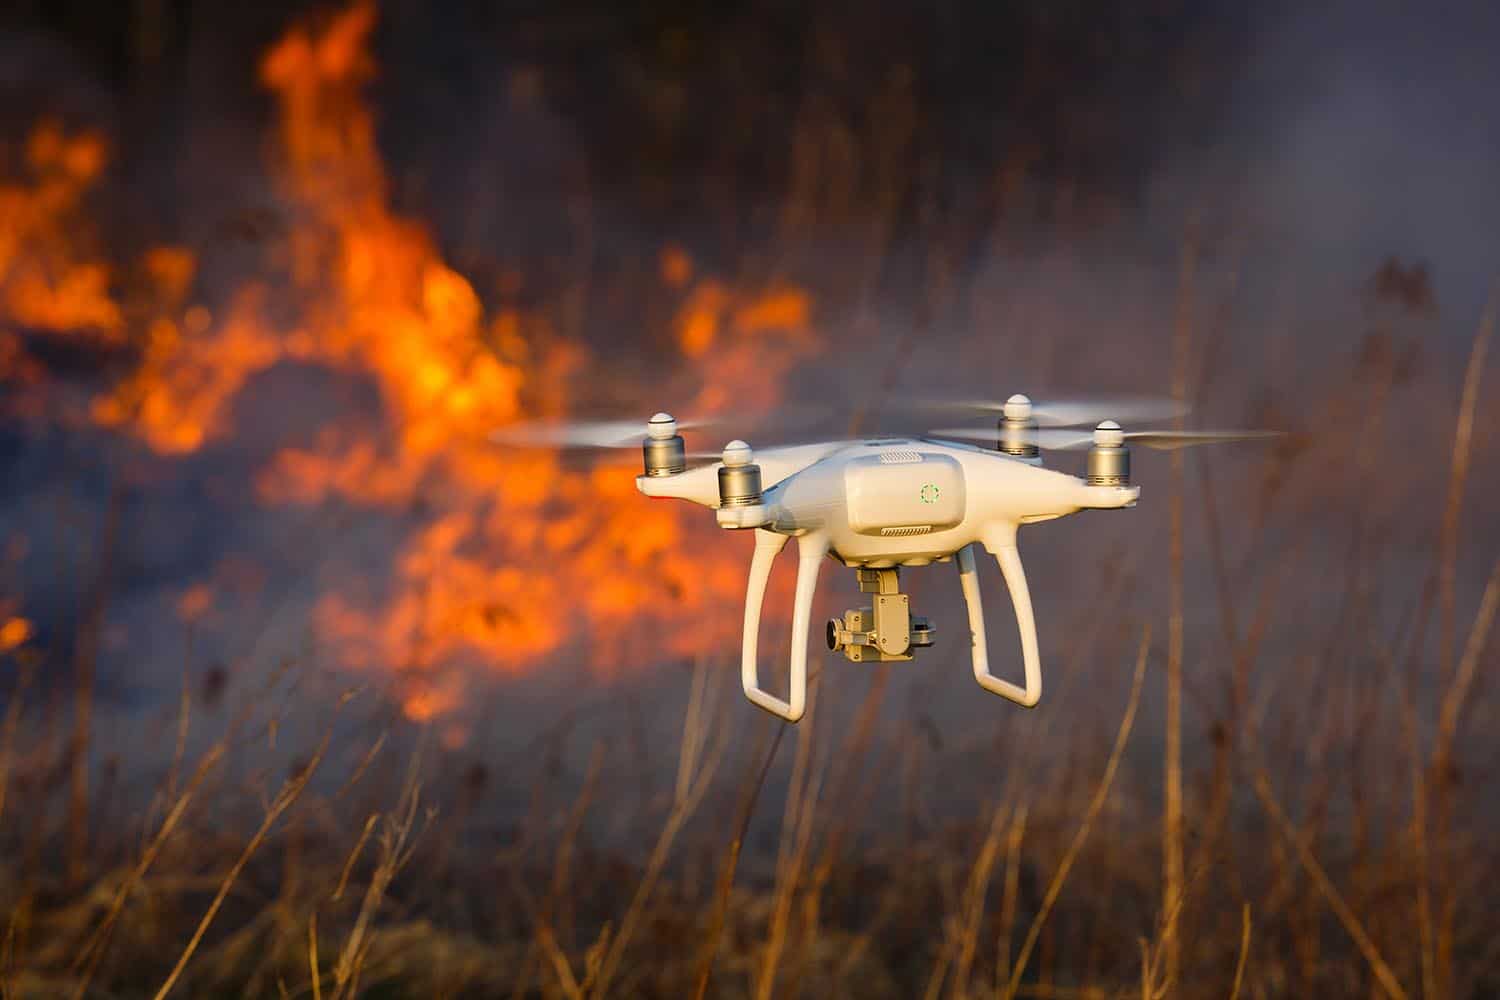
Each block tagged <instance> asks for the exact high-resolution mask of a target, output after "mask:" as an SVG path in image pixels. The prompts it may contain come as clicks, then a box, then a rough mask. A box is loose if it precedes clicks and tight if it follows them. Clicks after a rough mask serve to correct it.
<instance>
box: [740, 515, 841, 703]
mask: <svg viewBox="0 0 1500 1000" xmlns="http://www.w3.org/2000/svg"><path fill="white" fill-rule="evenodd" d="M785 545H786V536H785V535H778V534H776V533H775V532H772V531H766V530H765V529H763V528H757V529H756V531H755V556H754V557H753V558H752V559H751V561H750V584H749V587H748V588H747V589H746V591H745V637H744V653H743V657H742V659H741V661H740V679H741V681H742V682H743V684H744V688H745V697H747V698H749V699H750V700H751V701H752V702H753V703H755V704H756V705H758V706H760V707H761V708H763V709H765V710H766V711H767V712H770V713H771V714H772V715H779V716H780V717H781V718H783V719H785V720H787V721H788V722H796V721H797V720H798V719H800V718H802V713H803V712H804V711H806V709H807V633H808V628H809V625H810V623H811V621H812V599H813V592H814V590H816V588H817V585H818V567H819V566H820V565H821V563H822V561H823V557H824V556H825V555H827V554H828V539H827V538H826V537H824V536H822V535H817V534H811V535H803V536H802V538H801V540H800V543H799V545H798V560H797V598H796V603H795V605H794V606H793V612H792V650H791V685H790V689H789V690H788V692H787V700H786V701H782V700H781V699H780V698H778V697H776V696H775V695H773V694H770V693H769V692H767V691H764V690H762V689H761V686H760V677H759V671H758V669H757V667H758V663H757V652H756V647H757V645H758V640H759V637H760V609H761V604H762V603H763V602H764V600H765V596H766V584H767V582H768V581H769V580H770V579H771V565H772V563H773V562H775V560H776V556H777V554H778V553H779V552H780V551H781V550H782V548H783V547H784V546H785Z"/></svg>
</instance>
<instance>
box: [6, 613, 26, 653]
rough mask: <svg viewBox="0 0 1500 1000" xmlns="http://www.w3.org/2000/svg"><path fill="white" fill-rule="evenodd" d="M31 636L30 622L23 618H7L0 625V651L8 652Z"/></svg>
mask: <svg viewBox="0 0 1500 1000" xmlns="http://www.w3.org/2000/svg"><path fill="white" fill-rule="evenodd" d="M30 638H31V622H29V621H27V620H26V619H25V618H8V619H6V621H5V624H3V625H0V653H8V652H10V651H11V650H13V649H16V648H18V647H19V646H21V645H22V644H23V643H24V642H26V640H28V639H30Z"/></svg>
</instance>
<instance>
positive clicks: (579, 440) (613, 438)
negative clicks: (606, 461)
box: [490, 413, 723, 448]
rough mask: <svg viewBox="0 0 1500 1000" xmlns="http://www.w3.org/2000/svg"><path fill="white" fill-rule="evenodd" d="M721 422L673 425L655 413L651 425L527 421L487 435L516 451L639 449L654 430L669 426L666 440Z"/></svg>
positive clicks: (699, 420)
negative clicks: (674, 435) (518, 449)
mask: <svg viewBox="0 0 1500 1000" xmlns="http://www.w3.org/2000/svg"><path fill="white" fill-rule="evenodd" d="M722 419H723V418H720V417H715V418H713V419H712V420H709V419H707V418H702V419H694V420H677V421H674V420H673V419H672V417H671V416H669V415H668V414H665V413H658V414H656V416H654V417H652V418H651V419H650V421H648V422H646V423H642V422H641V421H639V420H530V421H525V422H523V423H519V424H510V425H509V426H506V427H501V428H499V429H498V430H495V431H491V432H490V440H491V441H494V442H495V443H497V444H508V445H514V446H515V447H518V448H639V447H640V446H641V438H643V437H646V436H648V435H650V436H653V437H654V436H655V433H656V431H657V430H664V429H666V428H667V427H668V425H671V424H675V428H674V429H671V430H666V433H665V435H663V436H665V437H671V436H672V434H673V433H675V432H676V431H677V430H683V429H691V428H695V427H706V426H708V425H709V424H710V423H717V422H719V421H720V420H722Z"/></svg>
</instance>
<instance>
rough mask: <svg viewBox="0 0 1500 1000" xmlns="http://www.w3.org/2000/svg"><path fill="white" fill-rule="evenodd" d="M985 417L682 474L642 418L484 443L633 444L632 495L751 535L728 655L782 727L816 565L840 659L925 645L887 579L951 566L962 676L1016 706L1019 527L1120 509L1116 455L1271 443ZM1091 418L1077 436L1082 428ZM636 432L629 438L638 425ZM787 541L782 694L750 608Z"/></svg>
mask: <svg viewBox="0 0 1500 1000" xmlns="http://www.w3.org/2000/svg"><path fill="white" fill-rule="evenodd" d="M949 405H957V406H959V407H961V408H966V409H972V410H978V411H982V412H989V413H994V412H997V411H998V420H997V422H996V423H995V424H994V425H993V426H989V427H983V428H973V427H968V428H954V429H948V430H936V431H930V432H927V433H926V434H924V435H921V436H916V437H872V438H861V439H854V440H840V441H828V442H822V443H816V444H798V445H789V446H784V447H773V448H764V449H760V450H759V451H754V450H752V449H751V447H750V446H749V445H748V444H746V443H745V442H744V441H742V440H738V439H736V440H733V441H730V442H729V443H728V444H727V445H725V447H724V449H723V451H722V453H720V454H719V455H718V460H717V461H714V462H712V463H710V464H705V465H699V466H697V467H694V468H689V467H688V458H689V453H688V451H687V447H686V442H685V440H684V438H683V436H682V434H681V431H682V430H684V429H689V428H691V427H693V426H701V424H702V423H703V422H700V421H683V422H679V421H677V420H676V419H674V418H673V417H672V416H671V415H670V414H668V413H657V414H656V415H655V416H653V417H651V418H650V420H649V421H647V422H646V424H645V427H644V428H642V427H641V425H640V424H639V423H634V422H622V421H614V422H609V423H593V424H583V423H579V424H564V425H531V426H529V427H527V426H524V425H523V426H519V427H516V428H512V429H508V430H507V431H501V432H497V433H496V438H497V439H498V440H503V441H509V442H511V443H521V444H529V445H552V446H580V445H581V446H593V447H621V446H634V444H635V443H636V441H637V440H639V441H640V447H641V451H642V457H643V460H644V465H645V468H644V471H643V473H642V474H641V475H639V476H637V477H636V481H635V482H636V487H637V489H639V490H640V492H641V493H643V494H645V495H646V496H648V497H653V498H661V499H673V500H686V501H688V502H689V503H695V504H698V505H699V506H702V507H707V508H709V509H710V510H712V511H713V512H714V517H715V520H716V521H717V523H718V526H719V527H720V528H723V529H725V530H729V531H752V532H754V536H755V549H754V555H753V556H752V557H751V560H750V576H749V583H748V586H747V587H746V591H745V622H744V640H743V648H742V655H741V661H740V664H741V666H740V673H741V681H742V683H743V686H744V691H745V696H746V697H747V698H748V699H749V700H750V701H751V702H752V703H754V704H755V705H757V706H759V707H760V708H762V709H764V710H765V711H767V712H770V713H771V714H772V715H776V716H779V717H780V718H782V719H785V720H786V721H788V722H797V721H798V720H800V719H801V718H802V716H803V714H804V713H805V711H806V709H807V655H808V639H809V633H810V631H811V629H812V621H811V619H812V606H813V595H814V592H815V591H816V589H817V583H818V573H819V569H820V567H821V566H822V564H823V560H824V559H825V558H828V557H832V558H833V559H835V560H837V561H838V562H840V563H842V564H843V565H844V566H845V567H846V568H849V569H853V570H854V571H855V573H856V575H857V577H858V583H859V590H860V593H861V594H867V595H869V596H870V603H869V605H867V606H864V607H859V608H852V609H850V610H847V611H845V612H844V613H843V614H842V615H841V616H839V617H837V618H833V619H830V620H829V621H828V622H827V624H826V626H825V630H824V631H825V639H826V643H827V646H828V649H829V650H830V651H832V652H838V653H842V654H843V655H844V656H845V657H846V658H847V659H848V660H850V661H852V662H855V663H888V662H897V661H905V660H911V659H914V658H915V656H916V653H917V651H918V650H920V649H924V648H927V647H930V646H931V645H932V644H933V640H934V638H935V636H936V629H935V628H934V626H933V624H932V622H931V621H930V619H928V618H927V617H924V616H919V615H914V614H912V611H911V601H910V598H909V595H907V594H904V593H902V592H901V570H902V569H905V568H915V567H921V566H929V565H931V564H933V563H952V562H956V563H957V568H958V579H959V584H960V586H961V588H962V590H963V595H964V601H965V604H966V605H967V608H968V618H969V634H970V646H971V656H972V660H973V668H974V678H975V680H977V681H978V682H979V686H980V687H982V688H984V690H986V691H988V692H990V693H992V694H997V695H999V696H1000V697H1002V698H1005V699H1007V700H1009V701H1012V702H1015V703H1016V704H1018V705H1021V706H1024V707H1026V708H1031V707H1033V706H1035V705H1036V704H1037V703H1038V702H1039V701H1040V700H1041V697H1042V665H1041V658H1040V655H1039V653H1038V646H1037V627H1036V617H1035V615H1034V614H1033V612H1032V607H1031V593H1030V591H1029V589H1028V588H1027V585H1026V573H1025V570H1024V569H1023V568H1022V565H1021V556H1020V553H1019V551H1018V549H1017V547H1016V536H1017V533H1018V532H1019V530H1020V528H1021V527H1022V526H1023V525H1031V524H1039V523H1041V522H1043V521H1051V520H1055V519H1056V518H1059V517H1064V516H1066V515H1068V514H1073V513H1076V512H1078V511H1080V510H1120V509H1123V508H1127V507H1134V506H1135V505H1136V503H1137V501H1138V500H1139V499H1140V495H1141V490H1140V487H1139V486H1134V485H1132V484H1131V481H1130V446H1131V445H1140V446H1142V447H1146V448H1154V449H1161V450H1168V449H1175V448H1182V447H1186V446H1189V445H1199V444H1209V443H1216V442H1226V441H1243V440H1249V439H1255V438H1265V437H1271V436H1275V435H1276V433H1277V432H1274V431H1199V430H1132V431H1127V430H1125V429H1123V428H1122V427H1121V425H1120V424H1119V423H1118V422H1117V419H1115V418H1129V417H1135V418H1139V419H1161V418H1163V417H1166V416H1173V415H1181V413H1182V412H1183V410H1182V408H1181V407H1179V406H1177V404H1175V403H1169V402H1165V401H1157V402H1153V401H1149V400H1132V401H1118V402H1115V403H1113V404H1087V403H1071V402H1061V401H1060V402H1057V403H1054V404H1052V405H1037V404H1034V403H1033V402H1032V401H1031V399H1029V398H1028V397H1027V396H1024V395H1020V394H1017V395H1013V396H1011V397H1010V398H1009V399H1007V400H1006V401H1005V402H1004V403H1003V404H999V403H990V402H983V401H981V402H977V403H959V404H949ZM1100 416H1104V417H1106V419H1103V420H1101V421H1099V422H1098V423H1097V424H1096V425H1095V426H1094V427H1093V428H1092V430H1088V429H1085V428H1086V425H1088V424H1092V423H1094V421H1095V420H1096V419H1097V418H1098V417H1100ZM643 430H644V435H643V436H642V431H643ZM1044 450H1045V451H1078V450H1087V451H1088V457H1087V462H1086V470H1085V475H1084V476H1083V477H1082V478H1079V477H1078V476H1073V475H1069V474H1067V473H1065V472H1061V471H1058V470H1056V469H1051V468H1047V467H1045V466H1044V465H1043V464H1042V455H1041V453H1042V452H1043V451H1044ZM792 538H795V539H797V585H796V596H795V598H794V601H793V610H792V629H791V653H790V663H789V664H788V672H789V675H790V683H789V686H788V692H787V697H786V698H785V699H782V698H779V697H777V696H776V695H774V694H771V693H770V692H769V691H767V690H766V689H765V688H763V687H762V686H761V665H760V660H759V653H758V642H759V636H760V620H761V607H762V604H763V603H764V599H765V593H766V585H767V583H768V582H769V580H770V577H771V567H772V564H773V562H774V561H775V559H776V557H777V555H779V554H780V552H781V550H782V549H783V548H785V546H786V544H787V541H788V540H789V539H792ZM981 548H983V549H984V551H985V552H988V553H989V554H990V555H991V556H994V557H995V560H996V561H997V562H998V563H999V566H1000V572H1001V575H1002V576H1003V577H1004V579H1005V585H1006V588H1007V589H1008V590H1009V592H1010V600H1011V604H1012V606H1013V607H1014V609H1015V613H1016V625H1017V626H1018V629H1019V631H1020V636H1021V661H1022V665H1023V671H1024V674H1023V676H1024V682H1023V683H1020V684H1018V683H1015V682H1013V681H1010V680H1006V679H1005V678H1003V677H1000V676H997V675H996V674H995V673H993V672H992V671H991V668H990V656H989V646H988V643H987V641H986V638H985V626H984V601H983V598H982V595H981V593H980V587H979V572H978V560H979V549H981Z"/></svg>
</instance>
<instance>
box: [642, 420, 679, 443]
mask: <svg viewBox="0 0 1500 1000" xmlns="http://www.w3.org/2000/svg"><path fill="white" fill-rule="evenodd" d="M646 433H647V434H648V435H649V436H650V437H651V438H652V440H655V441H666V440H667V439H669V438H671V437H672V436H673V435H674V434H676V433H677V421H676V419H675V418H673V416H672V414H670V413H658V414H656V415H655V416H654V417H652V418H651V419H650V420H649V421H648V422H647V423H646Z"/></svg>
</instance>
